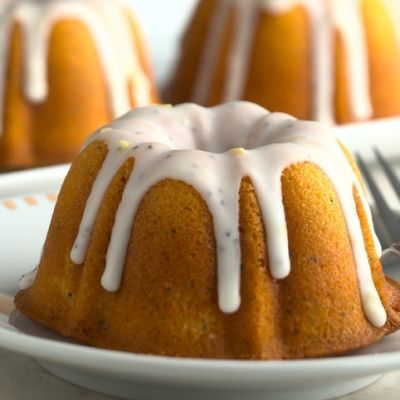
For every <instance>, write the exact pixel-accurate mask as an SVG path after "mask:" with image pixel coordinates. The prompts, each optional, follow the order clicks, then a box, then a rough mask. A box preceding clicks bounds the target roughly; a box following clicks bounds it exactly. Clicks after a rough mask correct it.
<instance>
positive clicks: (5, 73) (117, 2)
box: [0, 0, 157, 170]
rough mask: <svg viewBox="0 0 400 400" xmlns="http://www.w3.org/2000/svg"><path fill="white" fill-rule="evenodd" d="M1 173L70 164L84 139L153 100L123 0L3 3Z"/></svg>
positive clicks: (0, 14)
mask: <svg viewBox="0 0 400 400" xmlns="http://www.w3.org/2000/svg"><path fill="white" fill-rule="evenodd" d="M0 18H1V24H0V54H1V57H0V96H1V97H0V116H1V117H0V121H1V126H0V170H1V169H10V168H21V167H27V166H32V165H43V164H52V163H61V162H66V161H70V160H71V159H72V158H73V157H74V156H75V155H76V154H77V153H78V151H79V149H80V147H81V146H82V144H83V143H84V141H85V139H86V137H87V136H88V135H89V134H90V133H92V132H93V131H94V130H95V129H97V128H98V127H99V126H101V125H104V124H106V123H108V122H110V121H111V120H112V119H114V118H115V117H117V116H120V115H122V114H124V113H125V112H127V111H128V110H129V109H131V107H132V106H136V105H141V106H144V105H148V104H151V103H153V102H154V101H155V100H156V97H157V96H156V93H155V89H154V85H153V78H152V73H151V71H150V65H149V62H148V57H147V54H146V51H145V48H144V44H143V40H142V38H141V34H140V32H139V28H138V26H137V22H136V21H135V19H134V16H133V13H132V11H131V8H130V6H129V4H128V2H125V1H122V0H113V1H108V0H80V1H76V0H2V1H1V4H0Z"/></svg>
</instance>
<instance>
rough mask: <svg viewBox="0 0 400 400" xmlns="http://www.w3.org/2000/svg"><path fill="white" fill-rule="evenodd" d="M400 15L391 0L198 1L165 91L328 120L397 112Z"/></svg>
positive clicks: (175, 98) (180, 97)
mask: <svg viewBox="0 0 400 400" xmlns="http://www.w3.org/2000/svg"><path fill="white" fill-rule="evenodd" d="M239 16H240V18H239ZM399 18H400V3H399V2H398V1H397V0H356V1H353V0H351V1H343V0H246V1H241V0H200V1H199V5H198V8H197V11H196V12H195V14H194V16H193V19H192V21H191V23H190V24H189V26H188V29H187V31H186V33H185V35H184V39H183V43H182V51H181V56H180V58H179V60H178V63H177V66H176V69H175V71H174V73H173V77H172V79H171V84H170V85H169V87H168V88H167V90H166V94H165V98H166V99H167V101H170V102H172V103H181V102H183V101H193V102H196V103H198V104H202V105H208V106H209V105H214V104H217V103H220V102H223V101H232V100H248V101H253V102H255V103H257V104H260V105H262V106H264V107H266V108H268V109H269V110H271V111H284V112H287V113H290V114H292V115H294V116H296V117H297V118H301V119H314V120H319V121H324V122H329V123H331V122H334V121H336V122H338V123H343V122H349V121H356V120H364V119H370V118H379V117H386V116H391V115H399V114H400V74H399V73H398V71H399V70H400V29H398V22H397V21H398V20H399ZM389 88H390V90H389Z"/></svg>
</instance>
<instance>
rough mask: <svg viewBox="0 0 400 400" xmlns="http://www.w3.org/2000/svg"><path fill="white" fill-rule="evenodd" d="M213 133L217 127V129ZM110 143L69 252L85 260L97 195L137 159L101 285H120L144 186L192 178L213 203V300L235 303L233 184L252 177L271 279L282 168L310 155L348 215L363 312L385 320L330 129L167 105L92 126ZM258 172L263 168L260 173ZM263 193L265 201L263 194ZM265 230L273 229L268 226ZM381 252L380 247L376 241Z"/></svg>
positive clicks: (281, 214)
mask: <svg viewBox="0 0 400 400" xmlns="http://www.w3.org/2000/svg"><path fill="white" fill-rule="evenodd" d="M171 132H173V135H174V136H173V138H172V137H170V136H169V135H170V134H171ZM217 133H218V134H217ZM96 140H100V141H104V142H105V143H107V145H108V149H109V151H108V155H107V157H106V159H105V161H104V163H103V166H102V168H101V170H100V172H99V174H98V177H97V178H96V180H95V182H94V185H93V189H92V193H91V195H90V196H89V198H88V200H87V204H86V207H85V211H84V215H83V219H82V221H81V224H80V228H79V232H78V235H77V238H76V241H75V244H74V246H73V249H72V251H71V258H72V260H73V261H74V262H75V263H77V264H81V263H83V262H84V260H85V256H86V252H87V248H88V244H89V241H90V238H91V234H92V231H93V227H94V223H95V219H96V216H97V214H98V212H99V209H100V206H101V203H102V199H103V198H104V195H105V192H106V190H107V188H108V186H109V184H110V183H111V180H112V179H113V177H114V176H115V174H116V173H117V171H118V169H119V168H120V167H121V165H122V164H123V163H124V161H126V160H127V159H128V158H130V157H133V158H134V159H135V167H134V169H133V172H132V173H131V175H130V177H129V179H128V182H127V183H126V186H125V189H124V192H123V195H122V200H121V203H120V205H119V208H118V210H117V213H116V217H115V222H114V226H113V230H112V235H111V240H110V244H109V248H108V251H107V259H106V266H105V271H104V274H103V276H102V281H101V283H102V285H103V287H104V288H105V289H107V290H109V291H116V290H118V288H119V286H120V282H121V278H122V274H123V268H124V264H125V257H126V251H127V247H128V243H129V240H130V235H131V232H132V228H133V223H134V219H135V214H136V211H137V209H138V207H139V205H140V202H141V201H142V199H143V197H144V196H145V194H146V193H147V191H148V190H149V189H150V188H151V187H152V186H154V185H155V184H157V183H158V182H160V181H162V180H164V179H175V180H179V181H183V182H185V183H187V184H189V185H191V186H193V187H194V188H195V189H196V190H197V191H198V192H199V194H200V195H201V196H202V198H203V199H204V201H205V202H206V203H207V206H208V208H209V210H210V213H211V215H212V217H213V223H214V234H215V241H216V251H217V265H218V271H217V276H218V299H219V306H220V308H221V310H222V311H224V312H228V313H229V312H234V311H236V310H237V309H238V308H239V306H240V260H241V249H240V234H239V190H240V184H241V181H242V179H243V178H244V177H250V179H251V181H252V183H253V185H254V188H255V191H256V194H257V198H258V201H259V204H260V207H261V211H262V218H263V223H264V226H265V229H266V232H267V233H270V234H268V235H267V237H268V249H269V251H268V252H269V265H270V270H271V274H272V276H273V277H274V278H277V279H282V278H284V277H286V276H287V275H288V274H289V273H290V258H289V248H288V237H287V228H286V219H285V210H284V207H283V202H282V188H281V175H282V172H283V171H284V169H285V168H287V167H289V166H290V165H292V164H295V163H300V162H310V163H314V164H315V165H317V166H318V167H320V168H321V169H322V171H324V172H325V174H326V175H327V177H328V178H329V179H330V180H331V182H332V185H333V187H334V188H335V190H336V192H337V194H338V198H339V200H340V203H341V206H342V209H343V214H344V218H345V220H346V223H347V226H348V230H349V238H350V241H351V246H352V249H353V252H354V259H355V262H356V265H357V275H358V280H359V286H360V293H361V300H362V304H363V308H364V311H365V314H366V316H367V318H368V319H369V321H370V322H371V323H372V324H374V325H376V326H382V325H383V324H384V323H385V321H386V314H385V310H384V308H383V306H382V303H381V302H380V299H379V295H378V293H377V291H376V289H375V286H374V283H373V280H372V275H371V271H370V266H369V262H368V257H367V253H366V250H365V246H364V240H363V235H362V231H361V227H360V223H359V220H358V216H357V211H356V205H355V201H354V198H353V188H354V187H355V188H356V190H357V192H358V194H359V196H360V198H361V199H362V201H363V205H364V208H365V212H366V215H367V216H368V218H369V222H370V224H371V230H372V231H373V229H372V220H371V214H370V210H369V208H368V205H367V203H366V200H365V198H364V194H363V192H362V189H361V187H360V183H359V182H358V180H357V178H356V176H355V174H354V173H353V171H352V169H351V167H350V165H349V163H348V161H347V159H346V157H345V156H344V154H343V152H342V150H341V149H340V146H339V145H338V143H337V141H336V139H335V137H334V135H333V134H332V133H331V131H330V130H329V129H328V128H325V127H323V126H321V125H319V124H318V123H316V122H309V121H298V120H296V119H295V118H293V117H290V116H289V115H287V114H282V113H269V112H268V111H266V110H265V109H263V108H262V107H259V106H257V105H254V104H251V103H246V102H233V103H227V104H223V105H220V106H217V107H214V108H210V109H206V108H202V107H200V106H196V105H194V104H184V105H180V106H176V107H173V108H166V107H162V106H151V107H146V108H138V109H135V110H132V111H131V112H129V113H128V114H126V115H125V116H124V117H122V118H120V119H118V120H116V121H115V122H113V123H112V124H111V125H110V126H109V127H108V128H105V129H102V130H100V131H99V132H98V133H97V134H95V135H93V136H92V137H91V139H90V141H89V142H90V143H91V142H93V141H96ZM264 171H268V174H265V173H264ZM267 199H268V201H267ZM271 233H272V234H271ZM377 252H378V253H379V254H380V249H379V248H377Z"/></svg>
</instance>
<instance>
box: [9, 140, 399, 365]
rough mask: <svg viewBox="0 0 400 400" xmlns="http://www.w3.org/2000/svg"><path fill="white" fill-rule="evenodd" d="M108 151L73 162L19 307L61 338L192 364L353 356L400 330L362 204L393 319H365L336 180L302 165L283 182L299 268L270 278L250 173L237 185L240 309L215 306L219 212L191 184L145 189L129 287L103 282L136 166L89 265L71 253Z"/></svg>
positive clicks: (117, 193)
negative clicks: (376, 322) (197, 360)
mask: <svg viewBox="0 0 400 400" xmlns="http://www.w3.org/2000/svg"><path fill="white" fill-rule="evenodd" d="M106 154H107V146H106V145H105V144H104V143H102V142H94V143H92V144H91V145H90V146H89V147H88V148H87V149H86V150H85V151H83V152H82V153H81V154H80V155H79V157H78V159H77V160H76V161H75V163H74V164H73V166H72V169H71V171H70V173H69V175H68V177H67V179H66V181H65V183H64V185H63V188H62V191H61V194H60V200H59V202H58V203H57V206H56V210H55V214H54V217H53V220H52V223H51V226H50V230H49V234H48V238H47V241H46V245H45V248H44V255H43V258H42V261H41V264H40V267H39V272H38V275H37V279H36V281H35V283H34V286H33V287H31V288H29V289H26V290H22V291H20V292H19V293H18V294H17V296H16V300H15V301H16V305H17V307H18V308H19V309H20V310H21V311H22V312H24V313H26V314H27V315H28V316H30V317H31V318H33V319H34V320H37V321H39V322H41V323H43V324H45V325H46V326H49V327H51V328H53V329H55V330H57V331H59V332H60V333H62V334H63V335H66V336H70V337H73V338H75V339H78V340H80V341H83V342H85V343H88V344H92V345H95V346H99V347H105V348H111V349H119V350H126V351H132V352H137V353H149V354H162V355H171V356H184V357H207V358H239V359H282V358H283V359H287V358H302V357H319V356H324V355H331V354H341V353H343V352H346V351H349V350H353V349H357V348H359V347H363V346H366V345H368V344H370V343H373V342H375V341H376V340H378V339H379V338H380V337H382V336H383V335H385V334H387V333H389V332H391V331H392V330H394V329H397V328H398V327H399V326H400V320H399V313H398V310H399V306H400V303H399V300H400V298H399V284H398V283H394V282H393V281H391V280H390V281H389V282H388V283H387V282H386V280H385V278H384V275H383V273H382V269H381V266H380V263H379V260H378V258H377V256H376V254H375V250H374V246H373V241H372V237H371V234H370V232H369V225H368V221H367V219H366V216H365V214H364V212H363V209H362V206H361V204H360V201H359V200H358V198H357V196H356V195H355V196H356V200H357V210H358V215H359V218H360V221H361V225H362V229H363V234H364V239H365V246H366V249H367V252H368V257H369V261H370V265H371V270H372V274H373V279H374V282H375V286H376V288H377V290H378V292H379V295H380V297H381V300H382V302H383V305H384V307H385V310H386V313H387V316H388V319H387V322H386V325H385V326H384V327H382V328H376V327H373V326H372V325H371V324H370V323H369V322H368V321H367V319H366V318H365V316H364V313H363V309H362V306H361V301H360V295H359V291H358V281H357V276H356V271H355V266H354V260H353V254H352V250H351V246H350V242H349V237H348V233H347V229H346V224H345V221H344V219H343V215H342V209H341V206H340V204H339V200H338V197H337V195H336V193H335V191H334V189H333V188H332V185H331V183H330V181H329V179H328V178H327V177H326V176H325V174H324V173H323V172H322V171H321V170H320V169H319V168H318V167H316V166H315V165H313V164H310V163H300V164H295V165H292V166H291V167H289V168H287V169H286V170H285V171H284V173H283V175H282V185H283V200H284V206H285V213H286V216H287V227H288V234H289V243H290V245H289V246H290V248H289V250H290V256H291V264H292V271H291V273H290V275H289V276H288V277H287V278H286V279H282V280H275V279H272V278H271V275H270V273H269V266H268V249H267V248H266V246H265V236H266V235H268V232H264V228H263V223H262V220H261V217H260V215H261V212H260V207H259V205H258V201H257V198H256V194H255V191H254V188H253V186H252V183H251V181H250V179H249V178H244V179H243V180H242V183H241V187H240V243H241V249H242V266H241V268H242V281H241V298H242V303H241V306H240V309H239V310H238V311H237V312H236V313H234V314H224V313H222V312H221V311H220V309H219V308H218V301H217V287H216V256H215V239H214V235H213V224H212V217H211V215H210V212H209V211H208V208H207V206H206V204H205V202H204V200H203V199H202V198H201V196H200V195H199V194H198V193H197V191H196V190H195V189H194V188H193V187H191V186H188V185H187V184H185V183H183V182H180V181H174V180H171V179H167V180H164V181H162V182H160V183H158V184H157V185H155V186H154V187H152V188H151V190H150V191H149V192H148V193H147V194H146V196H145V197H144V199H143V200H142V202H141V204H140V207H139V210H138V212H137V215H136V218H135V225H134V228H133V232H132V238H131V240H130V244H129V248H128V253H127V258H126V265H125V269H124V275H123V280H122V284H121V287H120V289H119V290H118V291H117V292H116V293H110V292H108V291H106V290H104V289H103V288H102V287H101V284H100V280H101V275H102V273H103V270H104V265H105V256H106V251H107V246H108V241H109V238H110V235H111V229H112V226H113V223H114V217H115V212H116V209H117V207H118V204H119V202H120V199H121V195H122V191H123V188H124V186H125V183H126V181H127V179H128V177H129V175H130V173H131V171H132V168H134V162H133V160H132V159H129V160H128V161H126V162H125V164H124V165H123V166H122V167H121V168H120V170H119V172H118V173H117V175H116V176H115V178H114V179H113V181H112V184H111V185H110V187H109V188H108V190H107V193H106V196H105V198H104V202H103V204H102V207H101V210H100V213H99V215H98V218H97V220H96V225H95V229H94V232H93V236H92V239H91V242H90V245H89V249H88V254H87V257H86V261H85V263H84V264H83V265H75V264H73V263H72V261H71V259H70V250H71V248H72V246H73V243H74V240H75V236H76V234H77V231H78V227H79V222H80V220H81V217H82V213H83V210H84V207H85V203H86V199H87V197H88V195H89V193H90V190H91V186H92V184H93V182H94V179H95V178H96V175H97V172H98V169H99V168H100V166H101V164H102V162H103V160H104V158H105V156H106Z"/></svg>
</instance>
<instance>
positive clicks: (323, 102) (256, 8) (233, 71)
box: [192, 0, 400, 123]
mask: <svg viewBox="0 0 400 400" xmlns="http://www.w3.org/2000/svg"><path fill="white" fill-rule="evenodd" d="M361 3H362V0H218V1H216V5H215V7H216V9H215V12H214V15H213V17H212V19H211V21H210V28H209V30H208V33H207V35H206V41H205V45H204V49H203V55H202V57H201V60H200V63H199V70H198V73H197V78H196V80H195V83H194V86H193V92H192V100H193V101H195V102H197V103H199V104H205V103H206V102H207V98H208V95H209V89H210V87H211V83H212V74H213V71H214V66H215V64H216V60H217V56H218V52H219V49H220V46H221V44H222V40H223V37H222V36H223V32H224V29H225V28H226V24H227V21H228V18H229V16H230V15H232V13H233V15H234V16H236V17H238V16H239V15H240V18H239V20H238V21H237V24H236V27H235V31H234V33H233V42H232V45H231V47H230V52H229V55H228V61H227V62H226V65H227V67H226V74H225V81H224V89H223V93H222V98H221V101H227V100H237V99H240V98H242V97H243V90H244V87H245V85H246V81H247V70H248V61H247V60H248V59H249V57H248V54H249V52H250V51H251V47H252V46H251V43H252V38H253V36H254V34H255V30H256V27H257V16H258V15H260V13H262V12H268V13H271V14H284V13H287V12H289V11H290V10H291V9H293V8H294V7H296V6H302V7H303V8H304V9H305V11H306V12H307V14H308V17H309V20H310V34H311V37H310V43H311V49H312V51H311V53H312V60H311V65H312V71H310V76H311V77H313V78H312V79H313V82H312V90H313V116H312V117H313V119H316V120H318V121H324V122H329V123H331V122H333V121H334V114H335V110H334V60H333V52H334V47H333V34H334V31H335V30H337V31H338V32H339V34H340V35H341V37H342V39H343V43H344V46H343V47H344V56H345V67H346V76H347V78H348V79H347V82H348V85H349V86H348V93H349V103H350V107H351V111H352V113H353V115H354V117H355V118H356V119H367V118H370V117H371V116H372V113H373V111H372V106H371V100H370V93H369V66H368V57H367V49H366V39H365V32H364V24H363V19H362V15H361ZM392 3H393V0H385V2H384V4H385V6H387V7H388V10H389V12H390V11H392V10H393V9H395V8H396V11H397V14H395V15H400V13H399V7H398V5H396V6H394V4H392ZM392 14H393V12H392V13H391V15H392ZM394 25H395V26H397V25H398V24H397V23H396V24H394ZM396 29H397V27H396ZM397 31H398V35H399V43H400V29H397Z"/></svg>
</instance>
